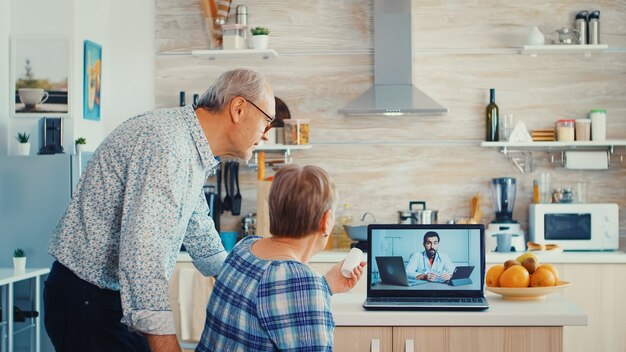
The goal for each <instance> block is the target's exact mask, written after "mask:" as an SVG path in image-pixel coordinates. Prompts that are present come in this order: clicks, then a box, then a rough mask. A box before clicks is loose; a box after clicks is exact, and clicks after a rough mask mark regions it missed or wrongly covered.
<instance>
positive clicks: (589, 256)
mask: <svg viewBox="0 0 626 352" xmlns="http://www.w3.org/2000/svg"><path fill="white" fill-rule="evenodd" d="M522 253H524V252H510V253H487V257H486V258H485V261H486V262H487V264H496V263H497V264H501V263H503V262H504V261H506V260H507V259H511V258H515V257H517V256H518V255H520V254H522ZM533 253H535V255H536V256H537V258H539V261H540V262H543V263H552V264H568V263H570V264H573V263H576V264H626V253H624V252H622V251H604V252H601V251H598V252H591V251H590V252H561V253H545V252H533ZM346 255H348V252H347V251H339V250H337V251H323V252H320V253H318V254H316V255H315V256H313V258H312V259H311V262H312V263H338V262H340V261H342V260H343V259H344V258H345V257H346ZM364 260H365V259H364ZM177 261H178V262H191V257H190V256H189V254H187V252H180V253H179V254H178V259H177Z"/></svg>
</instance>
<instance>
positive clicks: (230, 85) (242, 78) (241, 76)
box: [196, 68, 267, 112]
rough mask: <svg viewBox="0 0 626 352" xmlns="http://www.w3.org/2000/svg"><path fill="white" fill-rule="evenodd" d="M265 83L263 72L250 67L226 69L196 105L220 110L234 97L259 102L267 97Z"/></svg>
mask: <svg viewBox="0 0 626 352" xmlns="http://www.w3.org/2000/svg"><path fill="white" fill-rule="evenodd" d="M265 84H266V81H265V77H264V76H263V74H261V73H260V72H257V71H255V70H252V69H250V68H238V69H234V70H231V71H226V72H224V73H222V75H221V76H220V77H219V78H218V79H217V81H215V82H213V84H212V85H211V86H210V87H209V89H207V90H206V92H204V94H202V97H201V98H200V99H199V100H198V104H197V106H196V107H198V108H204V109H207V110H209V111H212V112H219V111H222V110H223V109H224V108H225V107H226V105H227V104H228V103H229V102H230V101H231V99H233V98H234V97H243V98H245V99H246V100H250V101H252V102H255V103H258V102H260V101H261V100H263V98H265V95H266V92H267V91H266V89H265Z"/></svg>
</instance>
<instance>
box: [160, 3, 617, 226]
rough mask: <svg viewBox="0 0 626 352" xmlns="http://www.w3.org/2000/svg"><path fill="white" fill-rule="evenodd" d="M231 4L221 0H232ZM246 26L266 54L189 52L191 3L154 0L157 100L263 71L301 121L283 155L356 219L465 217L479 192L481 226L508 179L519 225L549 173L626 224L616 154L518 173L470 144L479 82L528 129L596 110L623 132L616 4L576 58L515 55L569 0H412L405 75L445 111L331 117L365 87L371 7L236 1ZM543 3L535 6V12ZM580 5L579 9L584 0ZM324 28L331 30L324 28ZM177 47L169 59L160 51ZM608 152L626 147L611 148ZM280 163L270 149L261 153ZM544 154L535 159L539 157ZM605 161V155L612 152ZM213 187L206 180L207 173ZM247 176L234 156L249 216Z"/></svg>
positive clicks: (194, 38) (195, 35) (552, 23)
mask: <svg viewBox="0 0 626 352" xmlns="http://www.w3.org/2000/svg"><path fill="white" fill-rule="evenodd" d="M240 3H241V2H237V1H235V2H233V4H232V8H234V7H235V6H236V5H237V4H240ZM246 5H247V6H248V12H249V14H250V15H249V23H250V24H251V25H252V26H256V25H262V26H265V27H269V29H270V31H271V34H270V48H272V49H275V50H276V51H277V52H278V54H279V56H278V57H276V58H272V59H271V60H258V59H250V60H247V59H244V58H242V59H228V60H220V59H219V58H218V59H216V60H214V61H209V60H207V59H200V58H196V57H193V56H191V55H190V54H189V51H190V50H196V49H206V48H207V46H208V39H207V37H206V32H205V31H204V24H203V22H202V15H201V13H202V12H201V9H200V3H199V2H198V1H196V0H182V1H180V0H157V1H156V48H157V53H156V82H155V86H156V102H157V106H158V107H170V106H176V105H178V92H179V91H181V90H184V91H186V92H187V94H188V95H189V96H191V94H193V93H202V92H203V91H204V90H205V89H206V88H207V87H208V85H209V84H210V82H212V81H213V80H214V79H215V78H217V76H218V75H219V74H221V73H222V72H224V71H225V70H228V69H231V68H235V67H239V66H251V67H254V68H256V69H258V70H260V71H262V72H263V73H264V74H265V75H266V76H267V78H268V80H269V81H270V83H271V84H272V86H273V88H274V93H275V95H276V96H277V97H279V98H281V99H282V100H284V101H285V103H286V104H287V105H288V106H289V109H290V111H291V116H292V118H306V119H310V121H311V136H310V141H311V144H313V148H312V149H310V150H305V151H296V152H294V153H293V157H294V160H295V162H298V163H303V164H315V165H319V166H321V167H323V168H325V169H326V170H328V171H329V172H330V173H331V175H332V176H333V178H334V179H335V182H336V183H337V186H338V189H339V194H340V198H341V199H340V202H341V203H349V204H350V205H351V206H352V208H353V216H354V217H355V218H357V217H360V215H361V214H362V213H363V212H365V211H369V212H372V213H374V214H375V215H376V218H377V220H378V222H396V221H397V211H398V210H406V208H408V202H409V201H410V200H424V201H426V202H427V205H428V208H431V209H436V210H439V222H445V221H447V220H450V219H453V218H454V217H455V216H467V215H469V201H470V197H471V196H472V195H474V194H476V193H477V192H480V193H481V195H482V200H483V202H482V210H483V212H484V214H485V217H484V218H483V222H484V223H487V222H489V221H491V220H492V219H493V210H492V205H491V195H490V193H489V192H490V184H489V182H490V179H491V178H493V177H503V176H510V177H515V178H516V179H517V182H518V188H517V197H516V205H515V210H514V218H515V219H517V220H519V221H520V222H521V223H522V227H523V228H524V229H525V230H526V229H527V218H528V212H527V207H528V204H529V203H530V202H531V200H532V181H533V179H537V178H539V174H540V173H541V172H551V173H552V183H553V184H554V185H556V186H558V185H574V184H575V183H576V182H578V181H586V182H588V197H587V198H588V201H589V202H606V203H609V202H610V203H618V204H619V205H620V229H621V232H622V233H624V232H626V187H624V183H625V182H624V180H626V162H623V163H622V164H621V165H612V166H611V167H610V168H609V170H606V171H573V170H565V169H563V168H561V167H558V166H557V167H555V166H554V165H552V164H550V163H548V162H547V160H537V164H538V165H537V167H536V168H535V169H534V170H533V171H532V172H530V173H526V174H521V173H520V172H519V171H518V170H517V168H516V167H515V166H514V165H513V164H512V163H511V162H509V161H506V160H505V157H504V156H503V155H502V154H500V153H499V152H497V150H496V149H493V148H481V147H480V146H479V145H480V142H481V141H482V140H483V139H484V135H485V122H484V109H485V106H486V105H487V103H488V93H489V88H492V87H493V88H496V90H497V103H498V105H499V107H500V113H501V114H504V113H511V114H513V115H514V118H515V120H516V121H520V120H522V121H524V122H525V124H526V126H527V128H529V129H532V128H550V127H552V126H553V123H554V122H555V121H556V120H558V119H563V118H568V119H569V118H574V119H576V118H584V117H586V114H587V113H588V111H589V110H591V109H594V108H604V109H607V110H608V118H607V138H608V139H626V99H625V97H626V60H625V58H626V52H625V51H626V50H625V49H623V48H626V23H624V21H623V20H622V19H623V18H625V16H626V13H625V11H626V9H625V8H624V7H623V6H621V7H619V5H618V4H615V2H611V1H606V0H604V1H599V2H595V3H594V4H593V7H594V8H597V9H600V10H602V16H603V17H602V23H603V28H607V29H606V30H605V31H604V32H603V33H602V42H603V43H606V44H608V45H609V47H610V48H622V50H621V52H610V53H605V54H598V55H595V54H594V55H592V56H590V57H584V56H583V55H582V54H579V55H578V54H572V55H539V56H538V57H530V56H527V55H520V54H518V53H516V51H515V50H513V49H511V48H512V47H521V46H522V45H523V44H524V40H525V37H526V33H527V31H528V30H530V27H531V26H534V25H537V26H538V27H539V29H540V30H542V32H544V34H546V37H547V38H549V35H550V34H551V32H553V31H554V30H556V29H558V28H561V27H563V26H565V25H570V26H572V25H573V15H574V14H575V13H576V12H577V11H578V10H580V9H581V4H580V3H578V2H574V1H565V2H563V1H559V2H556V1H551V2H549V3H547V4H546V3H544V2H539V1H531V2H525V3H524V4H521V5H520V4H517V3H516V4H514V3H511V4H504V3H503V4H499V5H498V6H497V8H495V7H492V6H489V4H481V3H480V2H479V3H467V2H464V1H460V0H459V1H446V2H423V1H413V8H412V16H413V31H414V34H413V51H414V53H413V67H414V70H413V82H414V84H415V85H416V86H418V87H419V88H420V89H423V90H424V91H427V92H428V94H429V95H430V96H432V97H433V98H434V99H435V100H437V101H438V102H440V103H442V104H443V105H445V106H446V107H448V109H449V113H448V114H447V115H445V116H433V117H423V116H389V117H383V116H358V117H357V116H343V115H340V114H338V113H337V109H339V108H341V107H343V106H344V105H345V104H346V103H347V102H349V101H351V100H352V99H354V98H355V97H356V96H358V95H360V94H361V93H362V92H363V91H365V90H366V89H367V88H369V87H370V86H371V84H372V82H373V55H372V48H373V45H372V40H373V39H372V38H373V37H372V19H371V13H372V3H371V2H365V1H362V0H352V1H342V2H336V1H330V0H323V1H316V2H301V1H295V0H289V1H278V0H274V1H262V2H256V3H254V4H247V3H246ZM539 6H540V7H541V11H540V12H538V11H536V9H537V8H538V7H539ZM583 7H584V6H583ZM329 23H332V25H329ZM172 51H176V52H179V53H177V54H176V55H169V54H165V52H168V53H169V52H172ZM616 152H617V153H621V154H626V150H625V149H624V148H623V147H622V148H620V149H617V148H616ZM274 156H275V157H276V159H278V158H280V157H281V155H280V154H276V155H273V154H268V155H267V159H270V160H271V159H274ZM540 156H542V157H546V156H547V155H546V154H540ZM616 159H617V158H614V159H613V161H615V160H616ZM213 182H214V181H213ZM255 183H256V171H254V170H253V169H246V168H244V166H243V165H242V167H241V173H240V184H241V187H242V195H243V206H242V215H245V214H246V213H247V212H250V211H254V209H255V197H256V187H255ZM240 220H241V218H240V217H237V218H233V217H231V216H226V214H225V215H224V216H223V217H222V229H223V230H239V228H240Z"/></svg>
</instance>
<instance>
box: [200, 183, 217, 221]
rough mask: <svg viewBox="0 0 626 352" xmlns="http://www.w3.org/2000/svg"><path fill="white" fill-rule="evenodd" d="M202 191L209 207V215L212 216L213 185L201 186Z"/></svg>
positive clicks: (213, 205) (213, 202) (213, 201)
mask: <svg viewBox="0 0 626 352" xmlns="http://www.w3.org/2000/svg"><path fill="white" fill-rule="evenodd" d="M202 190H203V191H204V198H206V203H207V205H208V207H209V216H210V217H211V218H212V217H213V212H214V211H215V200H216V199H215V186H213V185H206V186H204V187H202Z"/></svg>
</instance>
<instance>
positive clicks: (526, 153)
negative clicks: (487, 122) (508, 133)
mask: <svg viewBox="0 0 626 352" xmlns="http://www.w3.org/2000/svg"><path fill="white" fill-rule="evenodd" d="M480 146H481V147H488V148H499V149H500V152H501V153H502V154H504V155H505V156H506V157H507V160H510V161H512V162H513V164H514V165H515V166H516V167H517V169H518V170H519V171H520V172H521V173H524V172H528V171H532V169H533V152H537V151H544V152H549V153H551V154H552V153H553V152H557V153H558V152H560V154H561V158H560V160H557V159H555V158H554V155H552V156H551V157H550V159H549V160H550V162H551V163H553V164H556V163H559V162H560V164H561V165H562V166H564V162H565V157H564V155H565V151H590V150H600V151H605V152H606V153H607V157H608V158H609V160H610V157H611V155H612V154H614V153H615V147H626V140H606V141H588V142H580V141H579V142H526V143H510V142H481V143H480ZM625 149H626V148H625ZM617 156H618V157H619V163H620V164H621V163H622V162H623V160H624V154H618V155H617Z"/></svg>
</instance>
